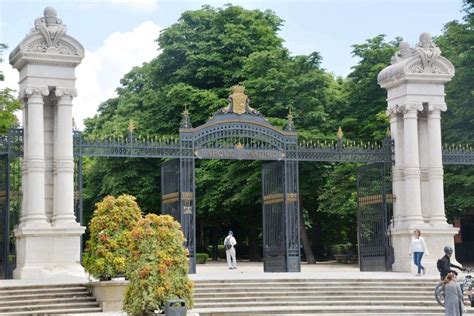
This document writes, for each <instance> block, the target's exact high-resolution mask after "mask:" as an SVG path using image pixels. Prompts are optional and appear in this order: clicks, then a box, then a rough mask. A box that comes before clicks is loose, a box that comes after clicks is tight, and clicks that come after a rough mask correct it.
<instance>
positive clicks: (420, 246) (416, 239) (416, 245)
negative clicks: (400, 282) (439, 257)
mask: <svg viewBox="0 0 474 316" xmlns="http://www.w3.org/2000/svg"><path fill="white" fill-rule="evenodd" d="M413 233H414V236H413V238H412V240H411V243H410V251H409V253H410V256H412V255H413V262H414V263H415V265H416V266H417V268H418V273H417V274H416V276H420V275H421V272H422V270H423V274H425V273H426V269H425V267H423V266H422V265H421V258H423V254H426V255H427V256H428V255H429V253H428V248H427V247H426V243H425V240H424V239H423V237H421V231H420V230H419V229H415V231H414V232H413Z"/></svg>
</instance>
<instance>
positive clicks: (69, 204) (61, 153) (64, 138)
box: [53, 88, 79, 226]
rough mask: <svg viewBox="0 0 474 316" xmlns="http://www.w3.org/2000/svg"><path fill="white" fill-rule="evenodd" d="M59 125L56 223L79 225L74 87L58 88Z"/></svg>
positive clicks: (57, 119)
mask: <svg viewBox="0 0 474 316" xmlns="http://www.w3.org/2000/svg"><path fill="white" fill-rule="evenodd" d="M55 93H56V97H57V111H56V113H57V118H56V122H57V126H56V130H55V131H54V138H55V146H54V173H55V174H54V197H53V199H54V202H53V205H54V209H53V226H71V225H72V226H78V225H79V224H78V223H77V222H76V218H75V216H74V157H73V135H72V98H73V97H74V96H76V91H75V90H74V89H60V88H57V89H56V92H55Z"/></svg>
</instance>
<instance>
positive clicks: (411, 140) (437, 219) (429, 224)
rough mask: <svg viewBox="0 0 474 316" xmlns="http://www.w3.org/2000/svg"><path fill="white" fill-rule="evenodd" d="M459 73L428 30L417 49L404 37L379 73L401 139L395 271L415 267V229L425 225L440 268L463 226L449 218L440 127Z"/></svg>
mask: <svg viewBox="0 0 474 316" xmlns="http://www.w3.org/2000/svg"><path fill="white" fill-rule="evenodd" d="M453 76H454V66H453V65H452V64H451V63H450V62H449V60H447V59H446V58H444V57H442V56H441V51H440V49H439V48H438V47H437V46H436V44H434V43H433V41H432V39H431V36H430V35H429V34H428V33H422V34H421V35H420V42H419V43H418V44H417V45H416V47H415V48H410V46H409V44H408V43H406V42H401V43H400V49H399V51H398V52H396V53H395V55H394V56H393V57H392V65H390V66H388V67H386V68H385V69H384V70H382V71H381V72H380V73H379V75H378V82H379V84H380V86H381V87H382V88H385V89H387V102H388V106H387V115H388V116H389V117H390V127H391V130H392V137H393V139H394V142H395V165H394V167H393V191H394V192H393V193H394V197H395V198H394V221H393V222H394V225H393V228H392V231H391V236H392V244H393V247H394V252H395V262H394V265H393V270H394V271H405V272H408V271H411V272H414V271H415V270H414V265H413V264H412V263H411V258H410V257H409V255H408V250H409V245H410V242H411V237H412V235H413V230H414V229H421V232H422V234H423V237H424V238H425V240H426V243H427V246H428V248H429V250H430V253H431V256H430V257H428V258H426V260H425V262H426V265H427V266H428V270H427V271H428V272H431V273H433V274H434V273H436V264H435V261H436V259H438V258H439V257H441V256H442V255H443V248H444V246H454V240H453V236H454V235H455V234H456V233H457V232H458V229H456V228H454V227H452V225H449V224H448V223H447V222H446V217H445V210H444V192H443V165H442V148H441V127H440V113H441V111H445V110H446V104H445V102H444V85H445V83H447V82H449V81H450V80H451V78H452V77H453ZM453 258H454V257H453Z"/></svg>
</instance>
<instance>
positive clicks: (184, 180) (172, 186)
mask: <svg viewBox="0 0 474 316" xmlns="http://www.w3.org/2000/svg"><path fill="white" fill-rule="evenodd" d="M194 195H195V193H194V159H173V160H170V161H167V162H165V163H163V164H162V165H161V210H162V212H163V214H167V215H171V216H173V218H174V219H175V220H176V221H178V222H179V223H180V224H181V229H182V231H183V234H184V240H185V242H184V246H185V247H186V248H187V249H188V251H189V273H196V259H195V258H196V220H195V217H196V211H195V203H194Z"/></svg>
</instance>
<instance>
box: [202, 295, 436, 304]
mask: <svg viewBox="0 0 474 316" xmlns="http://www.w3.org/2000/svg"><path fill="white" fill-rule="evenodd" d="M287 299H288V297H287V296H261V297H252V296H244V297H212V298H194V304H195V305H196V304H199V305H201V304H206V303H218V302H222V303H226V302H244V303H245V302H258V301H267V302H279V301H284V300H287ZM331 299H334V295H332V296H302V297H299V298H298V301H300V302H306V301H327V300H331ZM375 299H377V300H381V301H383V300H403V301H433V295H412V296H405V295H403V296H396V297H394V296H388V295H387V296H378V297H374V296H373V295H367V296H345V297H344V300H345V301H357V300H375Z"/></svg>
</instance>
